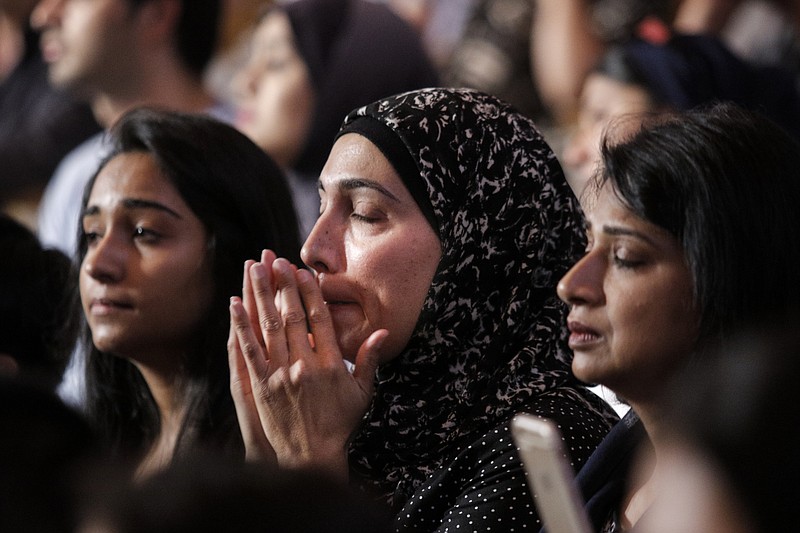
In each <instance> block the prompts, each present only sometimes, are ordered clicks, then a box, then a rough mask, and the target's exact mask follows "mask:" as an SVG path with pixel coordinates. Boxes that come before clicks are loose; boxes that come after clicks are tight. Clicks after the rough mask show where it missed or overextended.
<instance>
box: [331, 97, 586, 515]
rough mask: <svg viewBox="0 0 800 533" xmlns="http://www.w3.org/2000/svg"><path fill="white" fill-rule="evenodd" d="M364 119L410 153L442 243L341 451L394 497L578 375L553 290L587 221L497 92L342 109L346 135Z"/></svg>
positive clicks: (539, 143)
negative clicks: (409, 326) (412, 317)
mask: <svg viewBox="0 0 800 533" xmlns="http://www.w3.org/2000/svg"><path fill="white" fill-rule="evenodd" d="M364 116H367V117H372V118H373V119H376V120H378V121H380V122H381V123H383V124H384V125H386V126H388V127H389V128H390V129H391V130H392V131H393V132H394V133H395V134H396V135H397V136H398V137H399V138H400V139H401V140H402V142H403V143H404V145H405V147H406V148H407V149H408V151H409V152H410V153H411V156H412V158H413V160H414V161H415V162H416V166H417V167H418V171H419V179H421V180H422V182H424V186H425V188H426V189H427V193H428V194H429V197H430V203H431V206H432V207H433V212H434V215H435V217H436V220H437V221H438V226H439V227H438V233H439V236H440V239H441V245H442V259H441V262H440V264H439V268H438V271H437V273H436V274H435V276H434V278H433V282H432V284H431V288H430V290H429V292H428V296H427V298H426V300H425V303H424V305H423V309H422V312H421V315H420V319H419V322H418V323H417V326H416V329H415V331H414V333H413V335H412V337H411V339H410V341H409V343H408V345H407V346H406V348H405V350H404V351H403V352H402V353H401V354H400V355H399V356H398V357H397V358H396V359H394V360H393V361H391V362H390V363H387V364H386V365H384V366H382V367H381V368H380V369H379V371H378V377H377V390H376V396H375V399H374V402H373V405H372V408H371V410H370V412H369V414H368V415H367V418H366V421H365V424H364V426H363V427H362V429H361V431H360V432H359V433H358V434H357V435H356V437H355V439H354V442H353V443H352V446H351V455H350V458H351V465H352V466H353V470H354V473H355V474H356V475H357V476H359V477H364V478H366V479H367V480H369V481H371V482H372V483H374V484H375V485H376V486H377V488H378V490H379V491H380V492H381V493H382V494H384V495H385V496H386V497H387V499H388V500H390V501H391V500H394V501H395V503H398V502H400V503H402V500H403V499H404V498H405V497H407V496H408V494H410V493H411V492H413V490H414V489H415V488H416V487H417V486H418V485H419V484H420V483H421V482H422V481H423V480H424V479H425V478H426V477H427V476H428V475H429V474H430V473H431V472H432V471H433V470H434V469H435V468H436V467H437V466H440V465H441V464H442V463H443V462H444V461H445V460H446V459H447V458H448V457H451V456H452V455H453V454H454V453H455V452H456V451H457V450H458V449H459V448H460V446H461V445H462V444H464V443H465V442H468V441H469V440H471V439H474V438H477V437H478V436H479V435H480V434H482V433H484V432H486V431H488V430H489V429H490V428H492V427H494V426H496V425H498V424H500V423H502V422H503V421H504V420H507V419H509V418H510V417H512V416H513V415H514V414H515V413H516V412H518V411H520V410H522V408H523V407H524V406H525V405H526V404H527V403H529V402H530V401H531V400H533V399H535V398H536V396H537V395H538V394H540V393H542V392H544V391H548V390H552V389H554V388H556V387H560V386H564V385H569V384H572V383H576V382H575V378H574V377H573V376H572V374H571V372H570V363H571V358H572V356H571V352H570V351H569V348H568V346H567V344H566V329H565V328H566V308H565V306H564V305H563V304H562V303H561V301H560V300H559V299H558V297H557V295H556V290H555V289H556V284H557V283H558V281H559V279H560V278H561V276H562V275H563V274H564V273H565V272H566V271H567V270H568V269H569V268H570V267H571V266H572V265H573V264H574V263H575V261H576V260H577V259H578V258H579V257H580V255H581V254H582V252H583V249H584V245H585V240H584V228H583V219H582V215H581V212H580V208H579V206H578V203H577V201H576V199H575V197H574V195H573V194H572V192H571V190H570V188H569V186H568V185H567V182H566V180H565V179H564V176H563V173H562V170H561V167H560V165H559V163H558V161H557V160H556V157H555V155H554V154H553V152H552V150H551V149H550V147H549V146H548V145H547V143H545V141H544V140H543V139H542V136H541V135H540V134H539V132H538V131H537V129H536V127H535V126H534V124H533V123H532V122H531V121H530V120H529V119H528V118H526V117H524V116H522V115H520V114H519V113H517V112H516V111H514V110H513V109H512V108H511V107H510V106H508V105H507V104H505V103H503V102H501V101H500V100H498V99H496V98H494V97H492V96H489V95H486V94H483V93H479V92H476V91H472V90H466V89H425V90H420V91H413V92H408V93H404V94H401V95H397V96H393V97H389V98H386V99H383V100H380V101H378V102H375V103H373V104H370V105H368V106H366V107H362V108H359V109H357V110H355V111H353V112H351V113H350V114H349V115H348V116H347V118H345V122H344V124H343V126H342V127H343V130H346V129H347V127H348V124H350V123H352V122H353V121H355V120H357V119H359V117H364ZM403 179H404V181H406V182H408V180H409V179H415V178H414V177H413V176H412V177H409V176H404V177H403Z"/></svg>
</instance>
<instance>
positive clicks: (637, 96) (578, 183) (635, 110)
mask: <svg viewBox="0 0 800 533" xmlns="http://www.w3.org/2000/svg"><path fill="white" fill-rule="evenodd" d="M653 110H654V106H653V103H652V101H651V99H650V96H649V94H648V93H647V91H646V90H645V89H644V88H642V87H640V86H638V85H632V84H626V83H622V82H620V81H617V80H615V79H613V78H610V77H608V76H605V75H603V74H600V73H592V74H590V75H589V76H588V77H587V78H586V81H585V82H584V84H583V91H582V92H581V100H580V108H579V110H578V123H577V128H576V131H575V133H574V134H573V135H572V137H570V139H569V141H568V142H567V145H566V146H565V148H564V154H563V157H562V162H563V163H564V169H565V171H566V174H567V181H569V184H570V186H571V187H572V190H573V191H574V192H575V194H576V195H577V196H578V198H580V197H581V195H582V193H583V191H584V189H585V187H586V183H587V182H588V181H589V179H590V178H591V177H592V175H593V174H594V170H595V167H596V165H597V163H598V161H599V160H600V141H601V139H602V137H603V133H604V132H605V130H606V128H607V126H608V125H609V123H610V122H611V121H612V120H614V119H615V118H619V117H623V116H632V115H633V116H635V115H641V114H643V113H649V112H651V111H653ZM630 122H631V127H633V126H634V124H635V123H636V121H633V120H632V121H630Z"/></svg>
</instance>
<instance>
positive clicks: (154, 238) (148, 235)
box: [133, 225, 163, 244]
mask: <svg viewBox="0 0 800 533" xmlns="http://www.w3.org/2000/svg"><path fill="white" fill-rule="evenodd" d="M162 237H163V234H162V233H161V232H159V231H156V230H155V229H152V228H148V227H145V226H141V225H138V226H136V227H135V228H134V230H133V238H134V239H135V240H137V241H138V242H141V243H145V244H156V243H158V242H159V241H160V240H161V239H162Z"/></svg>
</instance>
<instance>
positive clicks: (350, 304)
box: [301, 133, 441, 362]
mask: <svg viewBox="0 0 800 533" xmlns="http://www.w3.org/2000/svg"><path fill="white" fill-rule="evenodd" d="M320 197H321V208H320V212H321V215H320V218H319V220H318V221H317V224H316V225H315V226H314V230H313V231H312V232H311V234H310V235H309V237H308V239H307V240H306V243H305V245H304V246H303V250H302V254H301V255H302V258H303V261H304V262H305V263H306V264H307V265H308V266H310V267H311V268H313V269H314V270H315V271H316V272H317V278H318V280H319V283H320V287H321V288H322V294H323V297H324V298H325V300H326V302H327V303H328V309H329V310H330V313H331V316H332V318H333V324H334V328H335V329H336V332H337V340H338V344H339V347H340V349H341V350H342V353H343V355H344V357H345V358H346V359H349V360H353V358H354V357H355V354H356V352H357V350H358V348H359V346H360V345H361V343H363V342H364V340H366V338H367V337H368V336H369V335H370V334H371V333H372V332H373V331H375V330H377V329H386V330H388V331H389V337H388V339H386V342H385V344H384V348H383V351H382V358H381V362H385V361H387V360H389V359H391V358H393V357H395V356H396V355H397V354H399V353H400V351H401V350H402V349H403V348H404V347H405V345H406V344H407V342H408V339H409V338H410V336H411V333H412V331H413V329H414V326H415V325H416V322H417V319H418V318H419V313H420V311H421V309H422V304H423V302H424V301H425V297H426V295H427V293H428V289H429V287H430V285H431V281H432V279H433V275H434V273H435V272H436V268H437V266H438V264H439V260H440V258H441V247H440V244H439V240H438V237H437V236H436V233H435V232H434V231H433V228H431V226H430V224H429V223H428V221H427V220H426V218H425V216H424V215H423V214H422V211H421V210H420V208H419V207H418V206H417V204H416V202H415V201H414V199H413V198H412V197H411V194H410V193H409V192H408V190H407V189H406V187H405V185H403V182H402V180H401V179H400V176H398V175H397V172H396V171H395V170H394V168H393V167H392V166H391V164H390V163H389V161H388V160H387V159H386V158H385V157H384V156H383V154H382V153H381V152H380V150H379V149H378V148H377V147H376V146H375V145H374V144H372V143H371V142H369V141H368V140H367V139H365V138H364V137H362V136H361V135H358V134H354V133H351V134H347V135H343V136H342V137H341V138H339V140H338V141H337V142H336V144H335V145H334V147H333V150H332V151H331V155H330V158H329V159H328V163H327V164H326V165H325V168H324V169H323V171H322V175H321V176H320Z"/></svg>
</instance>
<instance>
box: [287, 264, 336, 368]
mask: <svg viewBox="0 0 800 533" xmlns="http://www.w3.org/2000/svg"><path fill="white" fill-rule="evenodd" d="M295 279H296V281H297V287H298V289H299V290H300V296H301V297H302V299H303V305H304V306H305V310H306V315H307V317H308V326H309V327H310V329H311V332H310V333H311V335H312V336H313V342H314V347H315V351H316V353H318V354H337V355H338V354H339V353H340V352H339V345H338V344H337V342H336V331H335V330H334V329H333V321H332V320H331V314H330V311H328V306H327V305H325V300H324V299H323V297H322V291H321V290H320V288H319V285H318V284H317V281H316V280H315V279H314V275H313V274H312V273H311V272H309V271H308V270H305V269H300V270H298V271H297V273H296V274H295ZM339 358H341V356H339Z"/></svg>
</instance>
